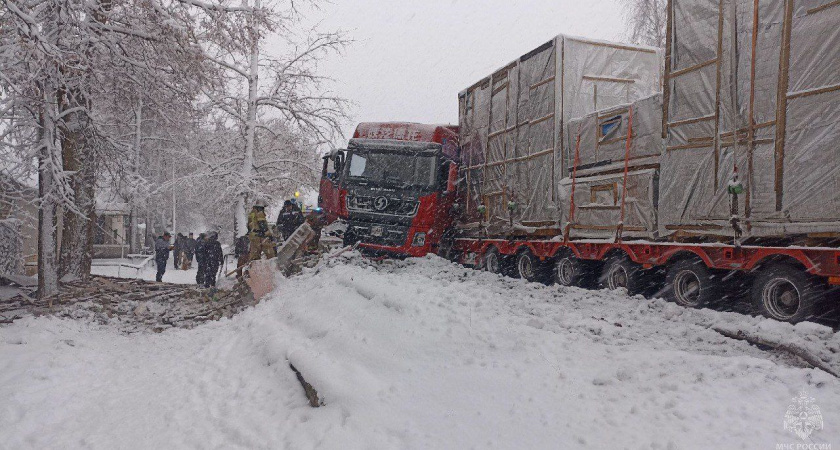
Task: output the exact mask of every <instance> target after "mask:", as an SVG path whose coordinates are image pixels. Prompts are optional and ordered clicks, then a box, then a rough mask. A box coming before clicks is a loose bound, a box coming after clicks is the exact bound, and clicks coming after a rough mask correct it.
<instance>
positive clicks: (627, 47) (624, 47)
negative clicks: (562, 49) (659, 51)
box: [566, 36, 656, 54]
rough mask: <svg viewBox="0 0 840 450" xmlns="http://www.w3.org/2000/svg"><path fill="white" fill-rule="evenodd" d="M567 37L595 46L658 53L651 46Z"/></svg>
mask: <svg viewBox="0 0 840 450" xmlns="http://www.w3.org/2000/svg"><path fill="white" fill-rule="evenodd" d="M566 39H568V40H570V41H574V42H580V43H582V44H589V45H593V46H595V47H606V48H614V49H616V50H629V51H633V52H641V53H653V54H656V50H654V49H651V48H643V47H633V46H630V45H622V44H614V43H611V42H599V41H591V40H589V39H584V38H579V37H568V36H567V37H566Z"/></svg>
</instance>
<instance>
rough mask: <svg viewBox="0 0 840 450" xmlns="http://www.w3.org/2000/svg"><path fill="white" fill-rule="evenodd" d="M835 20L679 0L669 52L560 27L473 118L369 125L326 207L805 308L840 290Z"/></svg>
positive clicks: (761, 6) (406, 251)
mask: <svg viewBox="0 0 840 450" xmlns="http://www.w3.org/2000/svg"><path fill="white" fill-rule="evenodd" d="M838 30H840V6H838V4H837V2H836V1H829V0H813V1H810V0H809V1H805V0H785V1H784V2H757V1H753V0H732V1H727V2H708V1H704V0H669V2H668V33H667V34H668V37H667V43H666V48H665V51H664V55H663V52H662V51H660V50H658V49H655V48H649V47H643V46H636V45H628V44H621V43H612V42H604V41H596V40H590V39H584V38H579V37H573V36H557V37H555V38H553V39H552V40H550V41H548V42H546V43H545V44H543V45H541V46H539V47H537V48H536V49H534V50H532V51H530V52H528V53H526V54H524V55H523V56H521V57H520V58H517V59H516V60H514V61H512V62H510V63H509V64H507V65H505V66H503V67H501V68H499V69H498V70H496V71H494V72H493V73H492V74H490V75H489V76H487V77H485V78H484V79H482V80H479V81H478V82H477V83H474V84H473V85H472V86H470V87H469V88H467V89H465V90H464V91H463V92H461V93H460V94H459V124H458V126H457V127H456V126H429V125H420V124H406V123H384V124H363V125H360V128H359V130H358V131H357V135H356V136H354V137H355V138H356V139H354V140H352V141H351V145H350V146H349V149H348V151H347V152H346V153H342V152H337V153H334V154H332V155H330V156H329V157H327V160H325V163H324V180H323V181H322V189H321V192H322V205H323V206H324V207H325V209H327V210H328V212H329V213H330V214H331V215H332V216H337V217H342V218H344V219H346V220H348V222H349V227H348V233H347V235H346V241H347V242H348V243H350V242H353V243H355V242H358V243H359V244H360V247H361V248H363V249H367V250H369V251H376V252H379V253H388V254H392V255H398V256H420V255H423V254H426V253H436V254H439V255H441V256H445V257H448V258H451V259H453V260H456V261H460V262H461V263H463V264H466V265H471V266H474V267H478V268H482V269H484V270H488V271H491V272H496V273H500V274H505V275H510V276H517V277H521V278H524V279H527V280H534V281H537V280H540V281H546V280H551V281H554V282H557V283H559V284H561V285H566V286H596V285H600V286H603V287H607V288H620V287H623V288H626V289H627V290H628V291H629V292H630V293H643V292H644V291H651V290H652V291H654V292H655V293H656V294H658V295H661V296H664V297H665V298H667V299H670V300H672V301H674V302H676V303H679V304H681V305H684V306H688V307H701V306H705V305H710V304H713V303H717V302H719V301H721V300H726V299H727V298H732V297H737V296H740V295H741V294H747V295H749V297H750V298H751V300H752V303H753V305H754V306H755V310H756V312H759V313H761V314H764V315H766V316H768V317H771V318H774V319H777V320H783V321H790V322H798V321H801V320H805V319H808V318H810V317H812V316H813V315H814V314H818V313H820V312H821V309H820V306H821V304H823V303H825V302H835V303H836V301H837V299H836V298H834V292H835V291H837V289H832V287H833V286H838V285H840V154H838V148H840V147H838V142H840V58H837V50H836V49H837V48H840V31H838ZM663 56H664V58H663ZM663 62H664V64H662V63H663ZM663 68H664V80H662V81H660V78H661V76H660V75H661V74H662V73H663V72H662V69H663ZM330 160H332V161H333V164H332V166H331V165H330ZM330 167H332V168H333V169H335V170H334V173H330ZM742 287H743V288H742ZM828 306H829V307H831V306H832V305H831V304H830V303H829V305H828ZM834 306H835V308H829V309H836V306H837V305H834Z"/></svg>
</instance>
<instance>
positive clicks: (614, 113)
mask: <svg viewBox="0 0 840 450" xmlns="http://www.w3.org/2000/svg"><path fill="white" fill-rule="evenodd" d="M631 108H632V112H633V138H632V139H631V140H630V149H629V154H628V152H627V130H628V129H629V126H630V123H629V121H630V110H631ZM578 136H580V146H579V147H578V146H577V140H578ZM564 147H565V148H564V152H563V153H564V159H565V166H566V167H567V172H566V174H565V175H566V176H570V175H571V172H572V169H573V168H574V165H575V153H577V156H578V158H579V160H578V169H579V170H585V169H588V168H595V167H599V166H609V165H611V164H614V163H621V165H622V167H623V164H624V159H625V157H626V156H627V157H628V158H627V159H628V165H629V166H630V167H635V166H638V165H644V164H651V163H653V164H658V163H659V155H661V154H662V150H663V149H664V147H665V142H664V140H663V139H662V96H661V95H660V94H657V95H653V96H650V97H647V98H643V99H641V100H638V101H635V102H633V103H631V104H622V105H618V106H615V107H612V108H606V109H601V110H598V111H596V112H593V113H591V114H587V115H586V116H584V117H581V118H577V119H572V120H569V121H568V124H567V126H566V133H565V145H564Z"/></svg>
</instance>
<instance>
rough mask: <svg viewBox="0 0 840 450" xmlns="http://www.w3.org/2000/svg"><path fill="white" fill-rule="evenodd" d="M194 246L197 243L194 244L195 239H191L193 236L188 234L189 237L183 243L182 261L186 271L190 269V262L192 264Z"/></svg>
mask: <svg viewBox="0 0 840 450" xmlns="http://www.w3.org/2000/svg"><path fill="white" fill-rule="evenodd" d="M196 244H197V242H196V240H195V238H194V237H193V234H192V233H190V235H189V236H188V237H187V239H186V240H185V241H184V260H186V263H187V269H192V262H193V256H195V246H196Z"/></svg>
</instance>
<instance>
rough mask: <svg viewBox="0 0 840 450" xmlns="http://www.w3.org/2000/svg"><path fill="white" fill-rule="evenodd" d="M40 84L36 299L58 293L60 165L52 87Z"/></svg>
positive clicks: (53, 90)
mask: <svg viewBox="0 0 840 450" xmlns="http://www.w3.org/2000/svg"><path fill="white" fill-rule="evenodd" d="M42 87H43V94H42V95H43V103H42V105H41V117H40V120H39V122H40V124H39V125H40V127H41V129H40V131H39V135H40V140H39V149H38V198H39V208H38V298H44V297H48V296H51V295H54V294H57V293H58V266H57V265H56V261H55V259H56V258H55V246H56V242H55V241H56V240H55V207H56V180H55V176H54V174H55V171H56V170H57V167H56V166H57V165H58V164H60V158H59V157H58V155H57V154H56V147H55V143H56V142H55V111H54V108H55V106H54V105H55V98H56V95H55V89H53V88H51V86H49V85H44V86H42Z"/></svg>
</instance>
